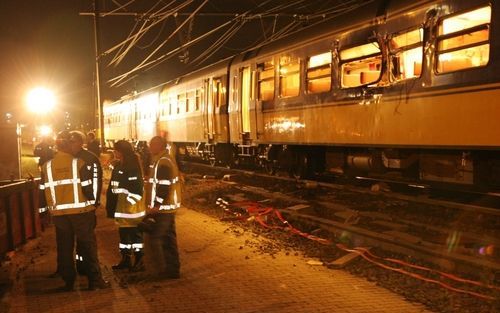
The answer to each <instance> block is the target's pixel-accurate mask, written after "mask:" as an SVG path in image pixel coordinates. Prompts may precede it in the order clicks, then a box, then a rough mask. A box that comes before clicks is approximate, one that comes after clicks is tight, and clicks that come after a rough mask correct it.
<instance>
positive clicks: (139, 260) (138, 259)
mask: <svg viewBox="0 0 500 313" xmlns="http://www.w3.org/2000/svg"><path fill="white" fill-rule="evenodd" d="M134 256H135V260H134V266H132V267H131V268H130V271H131V272H144V271H145V270H146V267H145V266H144V259H143V256H144V253H143V252H142V251H136V252H135V253H134Z"/></svg>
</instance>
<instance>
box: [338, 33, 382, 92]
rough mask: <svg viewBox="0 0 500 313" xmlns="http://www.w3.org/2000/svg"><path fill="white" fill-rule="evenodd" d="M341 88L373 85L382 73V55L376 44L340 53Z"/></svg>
mask: <svg viewBox="0 0 500 313" xmlns="http://www.w3.org/2000/svg"><path fill="white" fill-rule="evenodd" d="M340 60H341V62H342V66H341V73H342V81H341V82H342V87H343V88H350V87H357V86H362V85H367V84H371V83H375V82H377V81H378V80H379V79H380V74H381V73H382V53H381V51H380V47H379V45H378V43H377V42H372V43H368V44H364V45H361V46H356V47H352V48H349V49H345V50H342V51H340Z"/></svg>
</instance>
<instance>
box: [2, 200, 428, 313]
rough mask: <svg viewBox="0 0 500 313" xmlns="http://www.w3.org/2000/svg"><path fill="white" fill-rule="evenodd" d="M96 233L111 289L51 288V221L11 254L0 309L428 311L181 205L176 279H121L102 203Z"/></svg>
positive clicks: (54, 282)
mask: <svg viewBox="0 0 500 313" xmlns="http://www.w3.org/2000/svg"><path fill="white" fill-rule="evenodd" d="M229 228H230V229H231V231H228V229H229ZM96 232H97V236H98V245H99V256H100V262H101V267H102V270H103V276H104V277H105V278H106V279H108V280H110V281H111V283H112V288H111V289H107V290H97V291H87V290H85V288H86V286H87V282H86V279H84V278H80V280H79V282H78V286H77V290H76V291H73V292H66V293H56V292H54V291H53V289H55V288H56V287H58V286H61V285H62V280H61V279H59V278H48V276H49V275H50V273H52V272H53V271H54V270H55V260H56V253H55V251H56V249H55V238H54V228H53V227H49V228H48V229H47V230H46V231H45V232H44V233H43V235H42V237H41V238H39V239H37V240H36V241H34V242H31V243H30V244H28V245H27V246H26V247H25V248H24V249H23V250H22V251H18V252H17V253H16V254H15V255H14V257H13V261H12V264H11V266H16V267H17V274H16V275H15V276H17V277H16V279H15V281H14V285H13V288H12V290H11V291H10V292H9V293H7V294H6V295H5V296H4V297H3V299H2V302H1V308H0V312H2V313H3V312H9V313H42V312H54V313H55V312H61V313H62V312H68V313H69V312H106V313H111V312H133V313H141V312H176V313H183V312H196V313H201V312H207V313H209V312H210V313H219V312H247V313H250V312H307V313H310V312H349V313H354V312H359V313H362V312H363V313H365V312H372V313H375V312H398V313H399V312H406V313H410V312H427V311H426V310H425V308H424V307H423V306H421V305H418V304H414V303H410V302H407V301H406V300H405V299H403V298H402V297H401V296H399V295H396V294H394V293H392V292H390V291H388V290H386V289H384V288H381V287H379V286H377V285H375V283H372V282H369V281H367V280H365V279H363V278H359V277H356V276H353V275H351V274H349V273H347V272H344V271H341V270H331V269H327V268H325V267H323V266H312V265H309V264H308V263H307V261H308V259H306V258H304V257H302V256H301V254H300V253H288V254H286V253H279V254H276V255H274V256H271V255H269V254H261V253H256V252H255V251H254V250H252V248H251V247H249V246H248V245H246V244H245V242H246V241H247V240H250V241H252V240H253V241H255V240H262V239H260V238H256V237H255V236H254V235H252V234H251V233H249V232H243V231H241V232H238V231H236V232H235V231H234V227H233V226H231V227H230V224H227V223H225V222H221V221H219V220H217V219H215V218H213V217H209V216H207V215H204V214H202V213H199V212H196V211H193V210H189V209H185V208H183V209H181V210H180V212H179V213H178V215H177V235H178V240H179V251H180V255H181V276H182V277H181V278H180V279H178V280H167V281H149V280H142V281H141V280H138V281H136V282H133V283H128V284H125V283H124V279H123V277H124V275H125V276H126V275H128V274H119V275H118V274H115V273H113V271H112V270H111V265H112V264H115V263H116V262H117V261H118V259H119V253H118V251H117V250H118V249H117V246H118V232H117V230H116V226H115V225H114V222H113V220H110V219H106V218H105V217H104V212H103V210H100V212H99V214H98V226H97V228H96ZM247 242H248V241H247Z"/></svg>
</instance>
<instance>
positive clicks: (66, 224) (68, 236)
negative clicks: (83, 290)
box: [41, 131, 110, 291]
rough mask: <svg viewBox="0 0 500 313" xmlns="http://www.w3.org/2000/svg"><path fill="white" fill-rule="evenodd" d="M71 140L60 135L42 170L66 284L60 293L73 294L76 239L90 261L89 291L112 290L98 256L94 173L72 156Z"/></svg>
mask: <svg viewBox="0 0 500 313" xmlns="http://www.w3.org/2000/svg"><path fill="white" fill-rule="evenodd" d="M70 139H71V135H70V133H69V132H68V131H63V132H60V133H59V134H58V135H57V138H56V147H57V153H56V154H55V156H54V158H53V159H52V160H49V161H48V162H46V163H45V164H44V165H43V167H42V180H41V184H42V186H43V187H42V188H43V191H44V192H43V193H42V194H43V195H44V198H45V202H46V205H47V208H48V210H49V212H50V213H51V215H52V219H53V222H54V225H55V227H56V242H57V258H58V270H59V274H60V275H61V277H62V279H63V280H64V283H65V284H64V286H62V287H61V288H59V289H58V290H60V291H72V290H74V285H75V279H76V272H75V263H74V244H75V239H76V240H77V241H78V243H79V245H80V247H81V254H82V255H83V257H84V259H85V260H87V261H86V262H87V276H88V289H89V290H95V289H104V288H109V287H110V284H109V282H107V281H105V280H104V279H103V278H102V275H101V270H100V268H99V260H98V256H97V242H96V236H95V232H94V228H95V224H96V216H95V198H94V192H93V187H92V171H91V170H90V169H88V167H87V166H85V164H84V162H83V161H82V160H81V159H78V158H75V157H73V155H71V143H70Z"/></svg>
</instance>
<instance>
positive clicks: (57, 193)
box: [40, 151, 95, 215]
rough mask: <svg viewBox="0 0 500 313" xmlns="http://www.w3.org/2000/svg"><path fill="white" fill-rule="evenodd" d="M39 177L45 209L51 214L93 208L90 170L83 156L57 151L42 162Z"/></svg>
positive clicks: (90, 209) (77, 211)
mask: <svg viewBox="0 0 500 313" xmlns="http://www.w3.org/2000/svg"><path fill="white" fill-rule="evenodd" d="M42 177H43V179H42V183H41V185H40V189H42V190H43V191H44V195H45V200H46V203H47V206H46V209H48V210H50V212H51V214H52V215H64V214H77V213H83V212H88V211H92V210H94V209H95V207H94V204H95V200H94V196H93V192H92V180H91V177H92V174H91V172H90V171H88V170H87V169H86V167H85V166H84V162H83V161H82V160H80V159H77V158H74V157H73V156H72V155H70V154H68V153H65V152H61V151H59V152H57V153H56V155H55V157H54V158H53V159H52V160H50V161H48V162H47V163H45V165H44V166H43V169H42ZM42 210H43V208H41V209H40V211H42Z"/></svg>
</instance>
